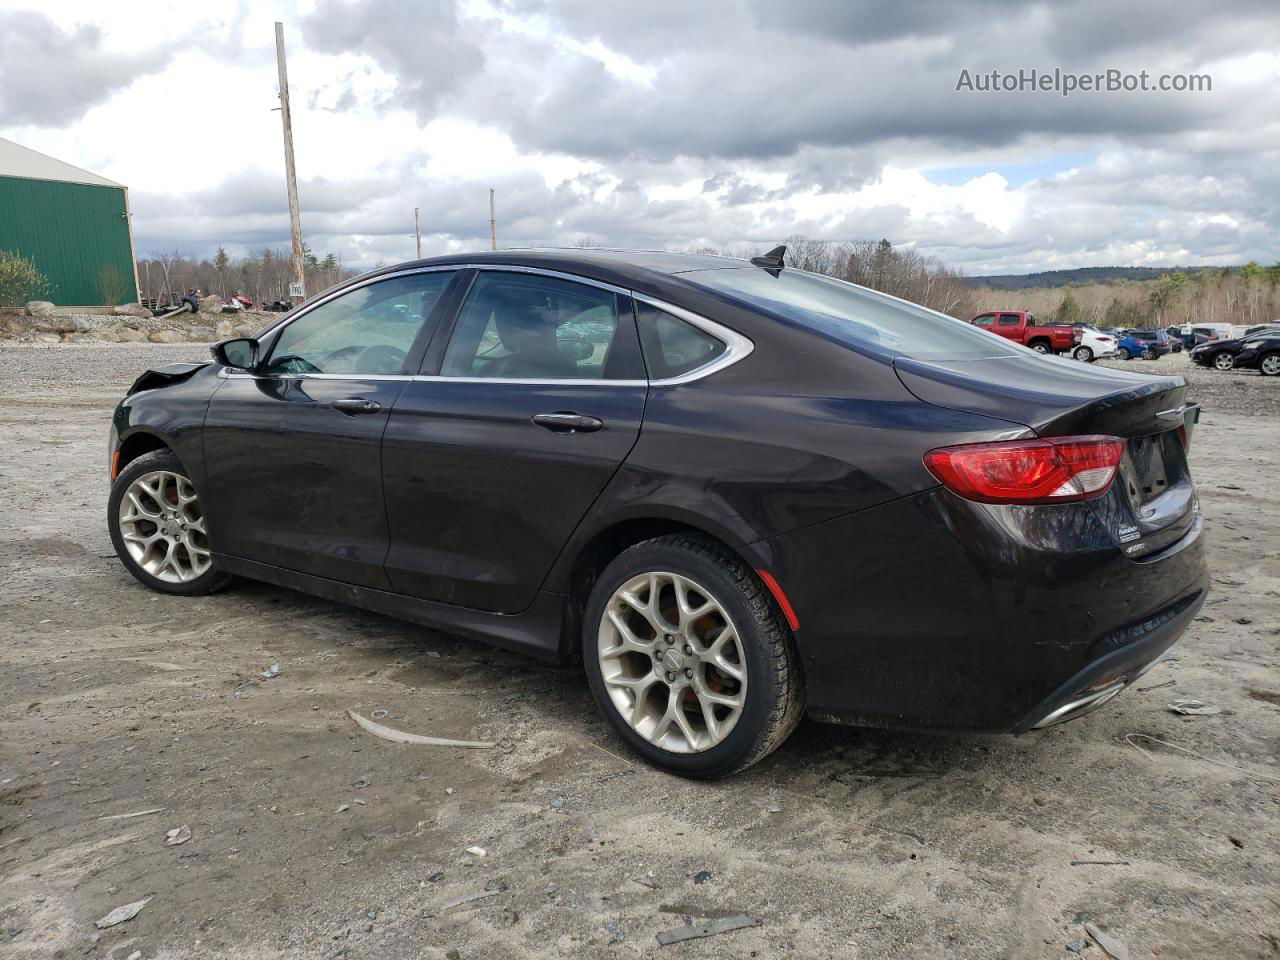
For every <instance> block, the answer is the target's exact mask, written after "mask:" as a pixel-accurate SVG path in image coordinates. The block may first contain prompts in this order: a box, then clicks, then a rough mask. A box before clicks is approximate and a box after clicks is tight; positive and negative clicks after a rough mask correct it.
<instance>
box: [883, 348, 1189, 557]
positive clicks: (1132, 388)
mask: <svg viewBox="0 0 1280 960" xmlns="http://www.w3.org/2000/svg"><path fill="white" fill-rule="evenodd" d="M894 369H895V370H896V371H897V374H898V378H899V379H900V380H901V381H902V384H903V386H905V387H906V388H907V389H908V390H910V391H911V393H912V394H914V395H915V396H916V397H918V398H919V399H920V400H922V401H924V402H925V403H931V404H934V405H935V406H940V407H947V408H949V409H952V410H963V411H966V412H969V413H980V414H983V415H985V416H989V417H997V418H999V419H1001V420H1007V421H1009V422H1010V423H1017V424H1021V425H1023V426H1026V427H1029V428H1031V429H1032V430H1034V431H1035V432H1036V433H1037V434H1038V435H1039V436H1042V437H1054V436H1073V435H1082V434H1105V435H1108V436H1113V437H1122V438H1124V439H1125V440H1126V441H1127V444H1126V451H1125V455H1124V458H1123V459H1122V460H1121V462H1120V470H1119V475H1118V476H1117V478H1116V481H1115V483H1114V484H1113V486H1112V488H1111V490H1110V491H1109V492H1108V494H1107V495H1106V496H1105V497H1102V498H1100V499H1098V500H1096V501H1090V502H1091V503H1093V504H1094V505H1095V509H1097V510H1098V511H1099V512H1100V513H1101V514H1102V516H1103V518H1104V520H1105V522H1106V523H1107V526H1108V528H1109V529H1110V530H1111V531H1112V534H1113V536H1114V537H1115V538H1116V541H1117V542H1118V543H1119V544H1120V545H1121V546H1122V547H1123V548H1124V550H1125V552H1126V553H1127V554H1129V555H1130V556H1141V555H1143V554H1146V553H1151V552H1153V551H1155V550H1159V549H1161V548H1162V547H1164V546H1167V545H1168V544H1170V543H1172V542H1174V541H1175V540H1177V539H1178V538H1179V537H1180V536H1182V534H1183V533H1184V532H1186V530H1187V529H1188V528H1189V527H1190V526H1191V525H1192V524H1193V523H1194V521H1195V516H1196V513H1197V507H1198V504H1197V502H1196V495H1195V488H1194V486H1193V485H1192V482H1191V473H1190V470H1189V469H1188V467H1187V458H1186V451H1185V450H1184V448H1183V440H1182V436H1185V435H1187V434H1188V433H1189V429H1190V425H1191V424H1193V423H1194V420H1195V414H1196V413H1197V412H1198V409H1199V408H1198V407H1197V406H1196V405H1195V404H1187V402H1186V393H1187V384H1186V381H1185V380H1184V379H1183V378H1182V377H1178V376H1170V377H1153V376H1148V375H1145V374H1134V373H1129V372H1127V371H1123V370H1111V369H1108V368H1106V367H1095V366H1088V365H1085V364H1082V363H1079V362H1077V361H1074V360H1064V359H1062V358H1059V357H1042V356H1032V355H1029V356H1019V355H1010V356H1002V357H991V358H987V359H981V360H915V359H911V358H908V357H898V358H897V359H895V360H894ZM1184 424H1186V426H1187V433H1184V434H1182V435H1180V433H1179V430H1178V428H1179V427H1183V426H1184Z"/></svg>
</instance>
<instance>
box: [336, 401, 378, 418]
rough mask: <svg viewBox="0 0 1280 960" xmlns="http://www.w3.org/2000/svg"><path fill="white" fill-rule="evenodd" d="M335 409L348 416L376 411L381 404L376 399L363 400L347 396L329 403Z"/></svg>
mask: <svg viewBox="0 0 1280 960" xmlns="http://www.w3.org/2000/svg"><path fill="white" fill-rule="evenodd" d="M329 406H331V407H333V409H335V410H339V411H341V412H342V413H345V414H346V415H347V416H349V417H356V416H359V415H360V414H362V413H377V412H378V411H379V410H381V409H382V404H380V403H379V402H378V401H377V400H365V399H363V398H361V397H348V398H347V399H345V400H335V401H333V403H331V404H329Z"/></svg>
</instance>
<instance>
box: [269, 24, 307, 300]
mask: <svg viewBox="0 0 1280 960" xmlns="http://www.w3.org/2000/svg"><path fill="white" fill-rule="evenodd" d="M276 71H277V72H278V73H279V75H280V124H281V126H283V127H284V175H285V180H286V182H287V184H288V187H289V234H290V237H291V239H292V241H293V283H292V284H290V289H289V299H290V300H291V301H293V302H294V303H295V304H297V303H301V302H302V301H303V300H305V299H306V278H305V276H304V274H303V272H302V221H301V219H300V218H299V216H298V174H297V171H296V170H295V169H294V165H293V117H292V116H291V115H290V113H289V72H288V70H287V69H285V64H284V24H283V23H280V22H279V21H276Z"/></svg>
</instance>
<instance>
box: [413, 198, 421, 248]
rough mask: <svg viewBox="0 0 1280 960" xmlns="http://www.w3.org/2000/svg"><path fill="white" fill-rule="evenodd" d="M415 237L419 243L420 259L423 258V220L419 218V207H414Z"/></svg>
mask: <svg viewBox="0 0 1280 960" xmlns="http://www.w3.org/2000/svg"><path fill="white" fill-rule="evenodd" d="M413 239H414V241H415V242H416V243H417V245H418V259H419V260H421V259H422V221H421V220H419V219H418V208H417V207H414V208H413Z"/></svg>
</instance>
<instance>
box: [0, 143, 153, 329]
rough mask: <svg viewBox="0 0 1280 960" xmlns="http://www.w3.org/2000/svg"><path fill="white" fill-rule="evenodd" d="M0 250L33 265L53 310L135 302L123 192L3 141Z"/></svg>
mask: <svg viewBox="0 0 1280 960" xmlns="http://www.w3.org/2000/svg"><path fill="white" fill-rule="evenodd" d="M0 250H5V251H11V252H14V251H16V252H17V253H20V254H22V256H24V257H28V258H29V259H31V260H33V261H35V264H36V267H37V268H39V270H40V272H41V273H43V274H44V275H45V277H46V278H47V279H48V281H49V286H50V288H51V289H50V291H49V296H48V299H50V300H52V301H53V302H54V303H56V304H58V305H59V306H99V305H106V306H114V305H115V304H118V303H135V302H137V299H138V268H137V264H136V261H135V259H134V255H133V231H132V230H131V229H130V223H129V191H128V188H126V187H125V186H123V185H122V184H119V183H115V182H113V181H111V180H108V179H106V178H105V177H100V176H98V175H97V174H95V173H90V172H89V171H88V170H81V169H80V168H79V167H73V166H72V165H71V164H69V163H63V162H62V161H61V160H55V159H54V158H53V157H48V156H45V155H44V154H43V153H37V152H36V151H35V150H29V149H27V148H26V147H23V146H19V145H18V144H16V143H14V142H13V141H11V140H5V139H4V138H2V137H0Z"/></svg>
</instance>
